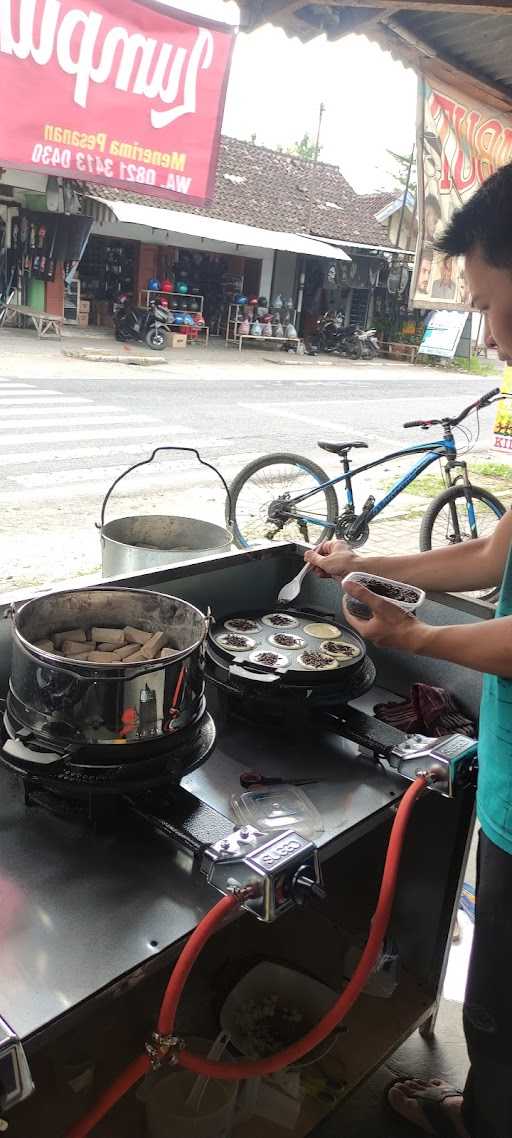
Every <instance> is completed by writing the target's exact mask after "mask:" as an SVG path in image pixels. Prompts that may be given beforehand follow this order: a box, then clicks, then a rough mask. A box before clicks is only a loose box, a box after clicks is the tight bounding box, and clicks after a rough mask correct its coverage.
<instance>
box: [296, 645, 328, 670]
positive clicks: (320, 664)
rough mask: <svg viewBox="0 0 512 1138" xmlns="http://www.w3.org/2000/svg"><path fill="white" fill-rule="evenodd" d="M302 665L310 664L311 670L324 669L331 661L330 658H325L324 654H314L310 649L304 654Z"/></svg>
mask: <svg viewBox="0 0 512 1138" xmlns="http://www.w3.org/2000/svg"><path fill="white" fill-rule="evenodd" d="M302 663H303V664H309V667H310V668H324V667H325V665H326V664H330V663H331V661H330V660H329V657H328V656H324V655H323V653H322V652H313V651H310V650H309V649H308V650H307V651H306V652H303V654H302ZM331 666H332V665H331Z"/></svg>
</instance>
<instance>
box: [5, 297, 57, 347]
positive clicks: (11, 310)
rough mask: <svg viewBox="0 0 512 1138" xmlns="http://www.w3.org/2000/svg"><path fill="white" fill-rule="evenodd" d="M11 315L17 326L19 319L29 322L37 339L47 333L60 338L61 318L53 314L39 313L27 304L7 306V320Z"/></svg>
mask: <svg viewBox="0 0 512 1138" xmlns="http://www.w3.org/2000/svg"><path fill="white" fill-rule="evenodd" d="M11 315H13V316H14V322H15V323H16V324H17V325H18V327H19V324H18V321H19V320H20V319H21V320H22V321H23V320H28V321H30V322H31V323H32V324H33V326H34V328H35V330H36V332H37V335H38V337H39V339H41V337H42V336H46V335H47V334H48V332H54V333H55V335H56V336H58V337H59V339H60V338H61V337H62V325H63V323H64V317H63V316H57V315H56V314H55V313H54V312H39V311H38V310H37V308H30V306H29V305H28V304H8V305H7V319H9V317H10V316H11Z"/></svg>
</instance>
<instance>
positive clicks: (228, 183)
mask: <svg viewBox="0 0 512 1138" xmlns="http://www.w3.org/2000/svg"><path fill="white" fill-rule="evenodd" d="M312 189H313V211H312V216H311V232H312V234H313V235H314V236H316V237H331V238H333V239H339V240H345V241H352V242H358V241H360V242H361V243H362V244H365V245H386V243H387V229H386V226H385V225H384V224H383V223H382V222H378V221H377V220H376V218H375V214H376V213H377V212H378V210H379V209H382V207H383V206H384V205H386V204H387V203H388V202H389V201H390V198H391V197H392V196H393V195H392V194H356V192H355V190H353V189H352V187H351V186H350V185H349V183H348V182H347V180H346V179H345V178H344V177H343V174H341V173H340V171H339V169H338V167H337V166H331V165H328V164H327V163H326V162H319V163H318V165H317V167H316V170H315V169H314V167H313V165H312V163H311V162H308V161H307V160H306V159H304V158H295V157H292V156H291V155H289V154H284V153H281V152H279V151H277V150H269V149H267V147H265V146H255V145H254V144H253V143H251V142H242V141H241V140H240V139H237V138H228V137H227V136H225V135H223V136H222V138H221V141H220V149H219V163H218V168H217V178H216V186H215V195H214V198H213V200H212V201H211V202H208V203H207V205H205V206H203V207H197V206H191V205H187V204H183V205H182V204H181V203H180V202H178V201H173V200H171V199H170V198H165V199H156V198H153V197H151V198H149V197H146V198H144V197H143V196H142V195H140V194H132V193H130V192H129V191H128V190H115V189H110V188H109V187H108V186H98V185H91V184H88V193H89V194H91V195H92V196H96V197H101V198H103V199H105V200H107V199H111V200H112V199H115V198H118V199H119V198H121V199H122V200H123V201H135V202H141V201H144V202H145V203H146V204H147V205H158V206H163V207H164V208H167V209H177V210H180V211H182V212H183V213H199V214H202V215H205V216H207V217H218V218H220V219H221V220H222V221H238V222H242V223H243V224H244V225H258V226H261V227H263V228H264V229H279V230H284V231H285V232H292V233H307V232H308V220H309V205H310V197H311V190H312Z"/></svg>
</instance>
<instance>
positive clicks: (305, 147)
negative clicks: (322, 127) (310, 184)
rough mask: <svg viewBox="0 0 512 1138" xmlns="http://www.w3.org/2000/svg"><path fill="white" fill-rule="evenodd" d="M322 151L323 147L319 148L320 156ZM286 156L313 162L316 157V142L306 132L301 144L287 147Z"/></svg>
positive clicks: (297, 143) (296, 143) (295, 143)
mask: <svg viewBox="0 0 512 1138" xmlns="http://www.w3.org/2000/svg"><path fill="white" fill-rule="evenodd" d="M321 149H322V147H321V146H319V148H318V153H319V154H320V151H321ZM286 154H294V155H295V156H296V157H297V158H306V159H307V160H308V161H309V162H313V160H314V157H315V140H314V139H313V138H310V136H309V134H308V132H307V131H306V132H305V134H303V136H302V138H301V140H300V142H294V143H293V144H292V146H287V147H286Z"/></svg>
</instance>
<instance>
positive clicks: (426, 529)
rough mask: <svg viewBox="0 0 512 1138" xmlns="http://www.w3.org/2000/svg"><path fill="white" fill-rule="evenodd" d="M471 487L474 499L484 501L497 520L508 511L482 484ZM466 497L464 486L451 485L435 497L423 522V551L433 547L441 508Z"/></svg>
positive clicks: (421, 548)
mask: <svg viewBox="0 0 512 1138" xmlns="http://www.w3.org/2000/svg"><path fill="white" fill-rule="evenodd" d="M470 489H471V497H472V498H473V499H475V498H476V499H477V501H479V502H483V503H484V504H485V505H486V506H488V507H489V509H490V510H492V512H493V514H494V516H495V517H496V520H497V521H499V519H500V518H502V517H503V514H504V513H506V507H505V506H504V505H503V502H500V500H499V498H496V497H495V495H494V494H491V492H490V491H489V490H484V489H482V487H481V486H471V487H470ZM465 497H466V495H465V493H464V487H463V486H449V487H448V489H446V490H443V491H442V493H441V494H438V495H437V497H436V498H434V499H433V501H432V502H431V503H430V506H429V507H428V509H427V510H426V512H425V514H424V516H423V521H422V523H421V528H420V550H421V552H422V553H425V552H427V551H428V550H429V549H432V532H433V529H434V524H435V521H436V518H437V517H438V515H439V514H440V513H441V510H443V509H444V507H445V506H446V505H448V504H449V503H450V502H455V501H456V500H457V499H465Z"/></svg>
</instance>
